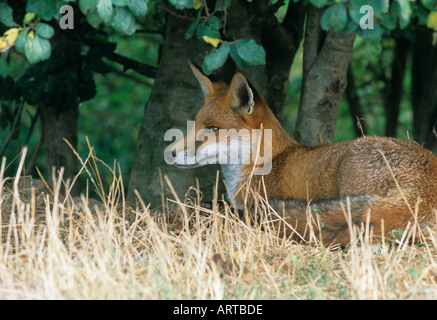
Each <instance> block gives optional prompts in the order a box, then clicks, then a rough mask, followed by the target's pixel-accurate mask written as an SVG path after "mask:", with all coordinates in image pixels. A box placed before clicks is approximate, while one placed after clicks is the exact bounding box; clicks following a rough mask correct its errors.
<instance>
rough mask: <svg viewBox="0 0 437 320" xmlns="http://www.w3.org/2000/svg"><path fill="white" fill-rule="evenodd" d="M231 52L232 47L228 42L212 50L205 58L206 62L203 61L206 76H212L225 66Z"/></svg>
mask: <svg viewBox="0 0 437 320" xmlns="http://www.w3.org/2000/svg"><path fill="white" fill-rule="evenodd" d="M229 51H230V47H229V44H228V43H227V42H224V43H223V44H222V45H221V46H220V48H218V49H216V48H214V49H212V50H211V52H210V53H209V54H208V55H207V56H206V57H205V60H203V64H202V69H203V72H205V74H210V73H211V72H213V71H214V70H216V69H218V68H220V67H221V66H223V65H224V64H225V62H226V60H227V59H228V56H229Z"/></svg>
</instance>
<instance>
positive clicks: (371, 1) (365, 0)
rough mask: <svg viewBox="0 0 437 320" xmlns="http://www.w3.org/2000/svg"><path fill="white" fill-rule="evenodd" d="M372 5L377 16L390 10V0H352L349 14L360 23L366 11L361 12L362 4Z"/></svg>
mask: <svg viewBox="0 0 437 320" xmlns="http://www.w3.org/2000/svg"><path fill="white" fill-rule="evenodd" d="M366 5H368V6H371V7H372V9H373V13H374V15H375V16H379V15H380V14H381V13H384V12H387V11H388V8H389V6H388V0H350V1H349V6H348V7H349V16H350V17H351V19H352V20H353V21H354V22H355V23H357V24H359V23H360V20H361V18H362V17H363V15H364V13H360V9H361V7H362V6H366Z"/></svg>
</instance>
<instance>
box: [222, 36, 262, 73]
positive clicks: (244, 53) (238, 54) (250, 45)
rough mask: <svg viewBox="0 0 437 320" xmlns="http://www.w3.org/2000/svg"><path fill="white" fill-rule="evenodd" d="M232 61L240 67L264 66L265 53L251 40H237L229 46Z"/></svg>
mask: <svg viewBox="0 0 437 320" xmlns="http://www.w3.org/2000/svg"><path fill="white" fill-rule="evenodd" d="M230 53H231V57H232V59H234V61H235V62H236V63H237V64H238V65H239V66H240V67H241V68H247V67H248V66H251V65H263V64H266V52H265V50H264V48H263V47H262V46H260V45H258V44H257V43H256V42H255V40H253V39H250V40H249V39H244V40H239V41H236V42H234V43H232V44H231V47H230Z"/></svg>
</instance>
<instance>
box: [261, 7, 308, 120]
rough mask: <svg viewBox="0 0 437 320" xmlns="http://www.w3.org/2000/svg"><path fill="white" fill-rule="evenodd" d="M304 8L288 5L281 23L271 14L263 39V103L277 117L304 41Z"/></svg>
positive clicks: (282, 106)
mask: <svg viewBox="0 0 437 320" xmlns="http://www.w3.org/2000/svg"><path fill="white" fill-rule="evenodd" d="M304 21H305V8H304V6H303V3H301V2H298V3H294V2H291V1H290V4H289V6H288V9H287V14H286V15H285V18H284V21H283V22H282V23H279V22H278V20H277V18H276V17H275V16H274V15H273V14H272V16H271V18H270V19H269V21H268V23H267V25H266V27H265V28H264V32H263V35H262V42H263V46H264V48H265V50H266V63H267V66H268V68H267V78H268V87H267V95H266V97H265V98H266V101H267V104H268V105H269V107H270V108H271V109H272V111H273V113H274V114H275V115H277V116H279V115H280V114H281V112H282V109H283V108H284V101H285V96H286V94H287V88H288V77H289V73H290V68H291V64H292V63H293V60H294V57H295V55H296V52H297V50H298V49H299V46H300V43H301V41H302V37H303V28H304Z"/></svg>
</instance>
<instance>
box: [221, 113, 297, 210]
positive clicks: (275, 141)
mask: <svg viewBox="0 0 437 320" xmlns="http://www.w3.org/2000/svg"><path fill="white" fill-rule="evenodd" d="M262 127H263V129H271V133H272V135H271V144H272V145H271V161H272V163H271V165H272V167H274V165H275V158H276V157H277V156H278V155H279V154H281V153H282V152H283V151H284V150H285V149H286V148H287V147H289V146H290V145H298V143H297V142H296V141H295V140H294V139H293V138H291V137H290V136H289V135H288V134H287V133H286V132H285V131H284V129H282V126H281V124H280V123H279V121H278V120H277V119H276V117H275V116H274V115H273V113H272V111H271V110H270V109H269V108H266V110H265V115H264V116H263V122H262ZM264 137H265V135H264V134H263V138H262V140H261V143H260V150H259V154H262V155H264V154H265V153H264V146H265V144H264ZM244 163H247V162H243V163H239V164H221V168H222V173H223V176H224V179H225V181H226V187H227V189H228V199H229V200H230V201H231V202H234V203H235V205H236V206H237V208H238V209H243V208H244V205H243V201H242V199H243V198H244V196H243V194H244V193H245V192H243V189H245V188H242V186H243V185H244V184H245V183H246V182H247V181H248V180H249V178H250V176H251V173H252V171H253V168H254V162H253V161H252V157H251V160H250V163H249V164H244Z"/></svg>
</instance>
